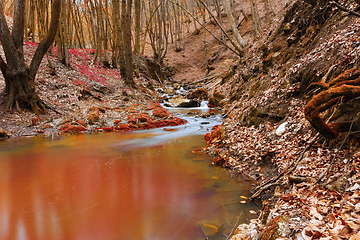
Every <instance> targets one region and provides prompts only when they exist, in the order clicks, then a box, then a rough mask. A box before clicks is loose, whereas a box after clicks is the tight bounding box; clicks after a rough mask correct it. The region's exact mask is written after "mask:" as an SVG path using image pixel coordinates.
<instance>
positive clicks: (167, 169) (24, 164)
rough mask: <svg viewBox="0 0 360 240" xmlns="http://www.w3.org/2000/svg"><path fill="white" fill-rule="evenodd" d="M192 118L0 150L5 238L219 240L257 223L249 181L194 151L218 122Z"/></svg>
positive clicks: (12, 143) (5, 145)
mask: <svg viewBox="0 0 360 240" xmlns="http://www.w3.org/2000/svg"><path fill="white" fill-rule="evenodd" d="M170 111H173V110H170ZM188 111H189V110H177V112H178V114H182V115H180V116H181V117H184V118H186V119H187V120H188V121H189V123H188V124H186V125H183V126H178V127H169V128H165V129H163V128H162V129H155V130H147V131H138V132H130V133H108V134H93V135H89V134H80V135H74V136H69V137H65V138H63V139H60V140H51V139H46V138H29V139H10V140H8V141H4V142H0V235H1V237H0V239H31V240H32V239H36V240H38V239H47V240H48V239H66V240H70V239H76V240H77V239H80V240H83V239H86V240H90V239H101V240H103V239H104V240H112V239H124V240H132V239H139V240H142V239H149V240H162V239H187V240H188V239H205V237H208V238H209V239H220V237H221V236H222V235H223V233H229V232H230V231H231V229H232V226H231V225H234V224H235V223H236V222H239V223H241V222H246V221H247V220H248V219H249V218H253V217H256V215H252V214H250V213H249V210H251V209H253V208H255V206H252V205H251V204H249V203H240V201H241V200H243V199H241V198H240V196H249V195H250V193H249V190H248V189H249V187H250V186H249V184H250V183H248V182H246V181H244V180H242V179H240V178H231V177H230V175H229V173H227V172H226V170H224V169H222V168H219V167H215V166H213V165H211V158H210V157H209V156H207V155H205V154H203V153H197V154H193V153H192V152H191V151H192V150H194V149H196V148H199V147H202V146H204V145H205V142H204V140H203V139H204V137H203V135H204V133H206V132H208V131H209V130H210V129H211V127H212V126H213V125H215V124H220V121H221V119H220V117H219V116H212V117H211V118H209V119H203V118H196V117H194V116H192V115H186V112H188ZM192 111H195V112H196V111H198V112H199V111H200V112H201V111H207V109H206V108H205V107H204V108H200V109H193V110H192ZM255 210H256V209H255ZM241 212H243V213H241ZM239 215H240V217H239V219H238V216H239ZM230 224H231V225H230ZM222 239H226V237H223V238H222Z"/></svg>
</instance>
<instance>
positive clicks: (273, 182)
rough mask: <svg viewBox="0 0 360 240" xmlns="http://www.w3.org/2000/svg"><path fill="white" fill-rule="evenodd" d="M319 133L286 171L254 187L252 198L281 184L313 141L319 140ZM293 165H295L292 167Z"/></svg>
mask: <svg viewBox="0 0 360 240" xmlns="http://www.w3.org/2000/svg"><path fill="white" fill-rule="evenodd" d="M319 135H320V134H319V133H317V134H316V135H315V136H314V138H313V139H312V140H311V141H310V142H309V143H308V144H307V145H306V147H305V148H304V149H303V150H302V151H301V153H300V155H299V156H298V157H297V159H296V160H295V161H293V162H292V163H291V164H290V165H289V166H287V168H285V169H284V171H283V172H282V173H280V174H279V175H278V176H277V177H274V178H272V179H270V180H268V181H266V182H265V183H263V184H261V185H260V186H258V187H256V188H254V191H256V192H255V193H254V194H253V195H252V196H251V197H250V199H254V198H256V197H258V196H259V195H260V194H261V193H262V192H263V191H265V190H266V189H268V188H270V187H272V186H275V185H280V183H281V179H280V178H281V177H282V176H284V174H285V173H287V174H291V173H292V172H293V171H294V170H295V169H296V167H297V165H299V163H300V162H301V160H302V159H303V158H304V155H305V152H306V151H308V150H309V149H310V148H311V146H312V145H313V143H314V142H315V141H316V140H317V138H318V137H319ZM291 166H293V167H291Z"/></svg>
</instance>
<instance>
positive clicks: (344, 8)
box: [330, 1, 360, 17]
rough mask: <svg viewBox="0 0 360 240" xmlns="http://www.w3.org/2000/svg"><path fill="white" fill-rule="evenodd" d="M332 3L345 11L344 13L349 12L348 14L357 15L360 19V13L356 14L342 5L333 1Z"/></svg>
mask: <svg viewBox="0 0 360 240" xmlns="http://www.w3.org/2000/svg"><path fill="white" fill-rule="evenodd" d="M330 3H331V4H333V5H335V6H336V7H337V8H339V9H340V10H343V11H345V12H348V13H350V14H352V15H355V16H357V17H360V14H359V13H357V12H354V11H353V10H350V9H347V8H346V7H344V6H342V5H340V4H339V3H337V2H333V1H331V2H330Z"/></svg>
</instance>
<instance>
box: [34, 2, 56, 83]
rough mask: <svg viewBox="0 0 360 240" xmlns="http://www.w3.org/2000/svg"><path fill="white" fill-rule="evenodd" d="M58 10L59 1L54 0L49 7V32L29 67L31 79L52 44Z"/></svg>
mask: <svg viewBox="0 0 360 240" xmlns="http://www.w3.org/2000/svg"><path fill="white" fill-rule="evenodd" d="M60 9H61V0H54V1H53V4H52V6H51V22H50V27H49V32H48V34H47V35H46V37H45V38H44V39H43V40H42V41H41V42H40V44H39V46H38V47H37V49H36V52H35V55H34V57H33V59H32V61H31V64H30V67H29V75H30V77H31V78H32V79H34V78H35V76H36V73H37V71H38V69H39V66H40V63H41V60H42V58H43V56H44V55H45V53H46V51H47V50H48V49H49V47H50V45H51V44H52V43H53V42H54V39H55V36H56V33H57V30H58V27H59V22H60V12H61V11H60Z"/></svg>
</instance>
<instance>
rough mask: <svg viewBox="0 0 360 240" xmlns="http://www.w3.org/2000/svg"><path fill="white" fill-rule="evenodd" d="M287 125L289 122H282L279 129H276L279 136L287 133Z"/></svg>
mask: <svg viewBox="0 0 360 240" xmlns="http://www.w3.org/2000/svg"><path fill="white" fill-rule="evenodd" d="M286 125H287V122H284V123H283V124H281V125H280V126H279V127H278V128H277V129H276V131H275V134H276V135H277V136H279V137H280V136H282V135H283V134H284V133H285V131H286V130H285V127H286Z"/></svg>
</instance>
